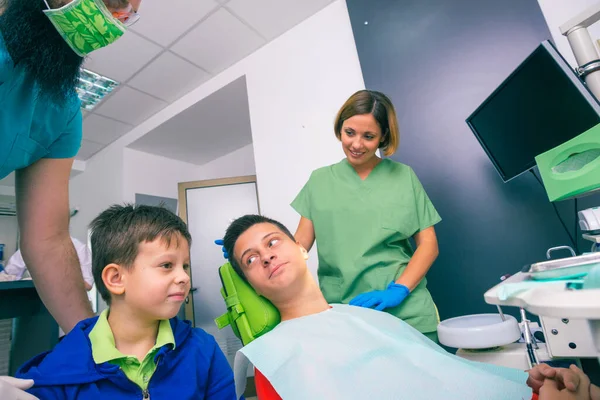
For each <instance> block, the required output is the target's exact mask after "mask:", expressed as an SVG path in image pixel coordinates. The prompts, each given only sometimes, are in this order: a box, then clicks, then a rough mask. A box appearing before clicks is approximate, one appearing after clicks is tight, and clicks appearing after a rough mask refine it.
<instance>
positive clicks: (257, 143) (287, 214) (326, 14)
mask: <svg viewBox="0 0 600 400" xmlns="http://www.w3.org/2000/svg"><path fill="white" fill-rule="evenodd" d="M243 75H245V76H246V82H247V85H248V104H249V108H250V121H251V127H252V137H253V145H254V160H255V163H256V175H257V180H258V194H259V199H260V204H261V211H262V212H263V213H264V214H265V215H268V216H270V217H272V218H275V219H278V220H280V221H281V222H282V223H284V224H285V225H287V226H289V228H290V229H292V230H295V228H296V225H297V223H298V220H299V216H298V215H297V213H296V212H295V211H294V210H293V209H292V208H291V207H290V206H289V204H290V202H291V201H292V200H293V199H294V197H295V196H296V194H297V193H298V191H299V190H300V189H301V187H302V186H303V185H304V183H305V182H306V180H307V179H308V177H309V176H310V173H311V171H313V170H314V169H316V168H319V167H321V166H325V165H328V164H332V163H335V162H337V161H339V160H340V159H342V158H343V152H342V150H341V146H340V144H339V143H338V142H337V140H336V139H335V136H334V134H333V128H332V126H333V119H334V117H335V114H336V112H337V111H338V109H339V107H341V105H342V104H343V102H344V101H345V100H346V99H347V98H348V97H349V96H350V95H351V94H352V93H354V92H355V91H356V90H359V89H363V88H364V81H363V78H362V72H361V69H360V63H359V60H358V54H357V51H356V45H355V43H354V37H353V34H352V27H351V25H350V19H349V16H348V10H347V8H346V3H345V1H344V0H338V1H335V2H333V3H332V4H330V5H329V6H327V7H326V8H324V9H323V10H321V11H320V12H319V13H317V14H315V15H314V16H312V17H311V18H309V19H307V20H306V21H304V22H302V23H300V24H299V25H297V26H296V27H294V28H293V29H291V30H290V31H288V32H286V33H285V34H283V35H282V36H280V37H279V38H277V39H275V40H274V41H272V42H270V43H269V44H267V45H266V46H264V47H262V48H261V49H259V50H258V51H256V52H255V53H253V54H251V55H250V56H248V57H246V58H245V59H243V60H242V61H240V62H238V63H237V64H235V65H233V66H232V67H230V68H228V69H227V70H225V71H224V72H222V73H221V74H219V75H217V76H216V77H214V78H213V79H211V80H209V81H208V82H206V83H205V84H203V85H201V86H200V87H198V88H197V89H195V90H193V91H192V92H190V93H189V94H187V95H186V96H184V97H183V98H181V99H180V100H178V101H176V102H175V103H173V104H171V105H170V106H168V107H167V108H165V109H164V110H163V111H161V112H159V113H157V114H156V115H154V116H153V117H151V118H150V119H148V120H147V121H145V122H144V123H142V124H141V125H139V126H138V127H136V128H135V129H133V130H132V131H131V132H130V133H128V134H127V135H125V136H123V137H122V138H120V139H119V140H117V141H116V142H114V143H112V144H111V145H110V146H108V147H107V148H106V149H105V150H102V151H101V152H100V153H99V154H98V155H97V156H95V157H98V156H100V157H103V154H104V153H105V152H108V151H110V149H112V148H115V147H123V146H127V145H128V144H129V143H131V142H133V141H135V140H136V139H138V138H139V137H141V136H143V135H144V134H146V133H147V132H149V131H151V130H152V129H154V128H155V127H157V126H159V125H160V124H162V123H163V122H165V121H167V120H169V119H170V118H173V117H174V116H176V115H177V114H178V113H180V112H182V111H183V110H185V109H187V108H188V107H190V106H192V105H193V104H195V103H197V102H198V101H200V100H202V99H203V98H205V97H207V96H208V95H210V94H211V93H214V92H215V91H217V90H219V89H220V88H222V87H223V86H225V85H227V84H228V83H230V82H232V81H234V80H235V79H237V78H239V77H240V76H243ZM224 164H226V163H225V162H223V165H224ZM213 167H214V166H213ZM201 179H202V178H201ZM148 194H151V193H148ZM309 264H310V267H311V269H312V270H313V271H316V265H317V264H316V254H315V253H314V251H313V252H312V255H311V260H310V261H309Z"/></svg>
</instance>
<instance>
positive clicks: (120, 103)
mask: <svg viewBox="0 0 600 400" xmlns="http://www.w3.org/2000/svg"><path fill="white" fill-rule="evenodd" d="M166 105H167V103H165V102H164V101H160V100H157V99H155V98H154V97H152V96H149V95H147V94H145V93H142V92H140V91H138V90H135V89H132V88H130V87H128V86H123V87H121V88H120V89H118V90H117V91H116V92H114V93H113V94H112V95H111V96H110V98H108V99H107V100H106V101H105V102H104V103H102V104H101V105H100V106H99V107H98V108H97V109H96V110H95V113H96V114H99V115H104V116H106V117H110V118H114V119H116V120H119V121H122V122H125V123H128V124H132V125H138V124H140V123H142V122H144V121H145V120H146V119H148V118H149V117H151V116H152V115H154V114H156V113H157V112H158V111H160V110H162V109H163V108H164V107H165V106H166Z"/></svg>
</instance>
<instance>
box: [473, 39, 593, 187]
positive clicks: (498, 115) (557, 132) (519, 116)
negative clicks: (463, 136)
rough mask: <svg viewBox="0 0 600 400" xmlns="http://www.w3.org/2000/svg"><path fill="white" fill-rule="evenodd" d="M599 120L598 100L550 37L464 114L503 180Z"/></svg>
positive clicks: (518, 172)
mask: <svg viewBox="0 0 600 400" xmlns="http://www.w3.org/2000/svg"><path fill="white" fill-rule="evenodd" d="M598 123H600V104H599V103H598V101H597V100H596V98H595V97H594V96H593V95H592V93H591V92H590V91H589V90H588V89H587V87H586V86H585V84H584V83H583V81H582V80H581V79H580V78H579V77H578V76H577V75H576V74H575V72H574V71H573V70H572V69H571V67H570V66H569V64H568V63H567V62H566V61H565V59H564V58H563V57H562V56H561V55H560V53H559V52H558V51H557V50H556V48H555V47H554V46H553V45H552V43H550V42H549V41H544V42H542V43H541V44H540V45H539V46H538V47H537V48H536V49H535V50H534V51H533V52H532V53H531V54H530V55H529V56H528V57H527V58H526V59H525V61H523V62H522V63H521V65H519V66H518V67H517V69H516V70H514V71H513V72H512V74H510V76H509V77H508V78H507V79H506V80H505V81H504V82H502V84H501V85H500V86H499V87H498V88H497V89H496V90H495V91H494V92H493V93H492V94H491V95H490V96H489V97H488V98H487V99H486V100H485V101H484V102H483V103H482V104H481V105H480V106H479V107H478V108H477V110H475V111H474V112H473V114H471V115H470V116H469V118H467V124H468V125H469V127H470V128H471V130H472V131H473V133H474V134H475V137H476V138H477V139H478V140H479V143H480V144H481V146H482V147H483V149H484V150H485V152H486V153H487V155H488V157H489V158H490V160H491V161H492V163H493V164H494V167H495V168H496V170H497V171H498V173H499V174H500V177H501V178H502V180H503V181H504V182H507V181H509V180H511V179H512V178H515V177H516V176H518V175H520V174H522V173H523V172H526V171H528V170H529V169H531V168H533V167H534V166H535V157H536V156H537V155H539V154H541V153H544V152H546V151H548V150H550V149H552V148H554V147H556V146H558V145H560V144H562V143H564V142H566V141H567V140H570V139H572V138H574V137H575V136H577V135H579V134H581V133H583V132H584V131H586V130H588V129H589V128H591V127H592V126H595V125H597V124H598Z"/></svg>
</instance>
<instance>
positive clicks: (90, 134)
mask: <svg viewBox="0 0 600 400" xmlns="http://www.w3.org/2000/svg"><path fill="white" fill-rule="evenodd" d="M132 128H133V125H129V124H124V123H122V122H118V121H115V120H112V119H109V118H106V117H102V116H100V115H96V114H90V115H89V116H88V117H87V118H86V119H85V121H83V138H84V139H87V140H90V141H92V142H96V143H100V144H109V143H112V142H114V141H115V140H117V139H118V138H120V137H121V136H123V135H124V134H126V133H127V132H129V131H130V130H131V129H132Z"/></svg>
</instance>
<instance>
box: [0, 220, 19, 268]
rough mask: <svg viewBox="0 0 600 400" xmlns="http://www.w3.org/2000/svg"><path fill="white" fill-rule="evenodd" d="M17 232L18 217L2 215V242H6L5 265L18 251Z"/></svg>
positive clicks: (0, 230)
mask: <svg viewBox="0 0 600 400" xmlns="http://www.w3.org/2000/svg"><path fill="white" fill-rule="evenodd" d="M17 232H18V223H17V217H12V216H4V215H0V243H2V244H4V261H5V262H4V263H3V265H6V261H8V259H9V258H10V257H11V256H12V255H13V254H14V253H15V251H17ZM0 261H2V260H1V259H0Z"/></svg>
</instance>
